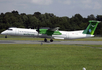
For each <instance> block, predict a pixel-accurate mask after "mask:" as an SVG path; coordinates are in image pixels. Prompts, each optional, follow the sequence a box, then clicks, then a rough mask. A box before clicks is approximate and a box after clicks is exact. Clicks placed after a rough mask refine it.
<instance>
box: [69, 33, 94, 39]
mask: <svg viewBox="0 0 102 70" xmlns="http://www.w3.org/2000/svg"><path fill="white" fill-rule="evenodd" d="M93 36H94V35H87V34H69V36H68V39H78V38H88V37H93Z"/></svg>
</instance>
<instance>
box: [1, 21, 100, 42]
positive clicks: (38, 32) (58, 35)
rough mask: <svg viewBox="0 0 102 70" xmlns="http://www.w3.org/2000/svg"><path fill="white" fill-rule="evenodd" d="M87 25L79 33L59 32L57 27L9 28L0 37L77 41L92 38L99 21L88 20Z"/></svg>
mask: <svg viewBox="0 0 102 70" xmlns="http://www.w3.org/2000/svg"><path fill="white" fill-rule="evenodd" d="M89 23H90V24H89V25H88V27H87V28H86V29H85V30H79V31H60V30H58V29H59V27H56V28H49V29H40V28H38V29H25V28H15V27H10V28H8V29H7V30H5V31H3V32H1V34H2V35H5V36H7V35H14V36H28V37H40V38H44V42H47V38H50V42H53V39H79V38H89V37H94V35H93V34H94V32H95V30H96V27H97V25H98V23H100V21H95V20H90V21H89Z"/></svg>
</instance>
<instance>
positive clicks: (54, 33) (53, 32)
mask: <svg viewBox="0 0 102 70" xmlns="http://www.w3.org/2000/svg"><path fill="white" fill-rule="evenodd" d="M39 31H40V34H47V35H62V34H61V33H60V32H59V31H50V30H48V29H40V30H39Z"/></svg>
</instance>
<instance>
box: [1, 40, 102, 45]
mask: <svg viewBox="0 0 102 70" xmlns="http://www.w3.org/2000/svg"><path fill="white" fill-rule="evenodd" d="M0 44H66V45H70V44H88V45H102V41H54V42H49V41H48V42H44V41H28V40H27V41H24V40H23V41H22V40H0Z"/></svg>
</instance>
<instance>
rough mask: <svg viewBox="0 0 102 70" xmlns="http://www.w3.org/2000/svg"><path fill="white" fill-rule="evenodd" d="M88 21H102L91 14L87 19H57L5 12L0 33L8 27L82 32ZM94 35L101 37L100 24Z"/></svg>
mask: <svg viewBox="0 0 102 70" xmlns="http://www.w3.org/2000/svg"><path fill="white" fill-rule="evenodd" d="M89 20H98V21H102V15H97V16H96V17H95V16H94V15H93V14H91V15H88V17H87V18H83V17H82V16H81V15H80V14H75V15H74V16H72V17H71V18H69V17H58V16H55V15H54V14H53V13H45V14H41V13H40V12H35V13H34V14H32V15H31V14H29V15H28V14H26V13H21V14H19V12H18V11H12V12H6V13H5V14H4V13H1V14H0V32H1V31H3V30H5V29H7V28H9V27H20V28H37V27H38V26H40V27H50V28H54V27H60V30H66V31H72V30H84V29H85V28H86V27H87V26H88V24H89V23H88V21H89ZM95 34H96V35H101V36H102V23H100V24H99V25H98V27H97V29H96V31H95Z"/></svg>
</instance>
